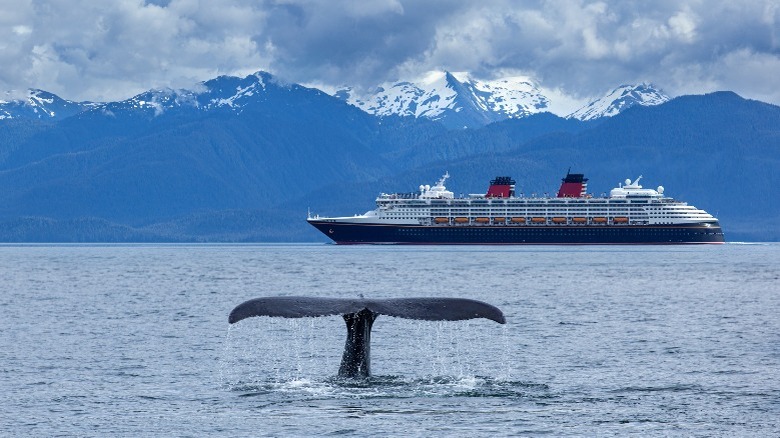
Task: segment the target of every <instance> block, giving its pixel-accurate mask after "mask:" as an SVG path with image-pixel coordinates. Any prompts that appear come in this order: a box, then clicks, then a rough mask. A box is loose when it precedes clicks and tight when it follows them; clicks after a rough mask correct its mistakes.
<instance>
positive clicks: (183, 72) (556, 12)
mask: <svg viewBox="0 0 780 438" xmlns="http://www.w3.org/2000/svg"><path fill="white" fill-rule="evenodd" d="M258 70H265V71H269V72H271V73H273V74H275V75H277V76H279V77H280V78H282V79H283V80H287V81H290V82H298V83H303V84H309V85H322V86H340V85H344V84H349V85H356V86H359V87H360V86H362V87H371V86H374V85H377V84H380V83H382V82H385V81H394V80H398V79H414V78H416V77H420V76H421V75H423V74H424V73H425V72H427V71H431V70H449V71H468V72H471V73H472V74H473V75H475V76H476V77H481V78H485V79H491V78H495V77H500V76H509V75H522V76H528V77H531V78H533V79H534V80H535V81H537V82H538V83H539V84H540V85H541V86H542V87H543V88H545V89H547V90H556V92H558V93H561V94H563V95H566V96H569V97H571V98H573V99H586V98H589V97H594V96H600V95H602V94H604V93H605V92H606V91H608V90H610V89H612V88H614V87H616V86H617V85H620V84H623V83H636V82H641V81H648V82H652V83H654V84H655V85H656V86H658V87H660V88H661V89H663V90H664V91H665V92H666V93H667V94H670V95H672V96H676V95H681V94H696V93H704V92H710V91H715V90H733V91H736V92H737V93H739V94H741V95H742V96H744V97H748V98H752V99H758V100H763V101H766V102H771V103H775V104H780V0H748V1H740V2H734V1H722V0H708V1H704V0H702V1H667V0H654V1H631V0H620V1H596V2H590V1H577V0H555V1H541V0H539V1H509V0H480V1H472V0H464V1H454V0H410V1H402V0H327V1H322V0H278V1H264V0H210V1H209V0H155V1H143V0H111V1H94V0H67V1H66V0H59V1H56V0H0V90H16V92H17V93H18V92H20V90H25V89H27V88H41V89H44V90H47V91H51V92H54V93H56V94H58V95H60V96H61V97H63V98H67V99H72V100H118V99H124V98H128V97H131V96H133V95H134V94H137V93H140V92H142V91H145V90H148V89H150V88H161V87H173V88H187V87H192V86H193V85H194V84H196V83H197V82H200V81H204V80H208V79H211V78H213V77H216V76H218V75H221V74H230V75H245V74H249V73H253V72H255V71H258Z"/></svg>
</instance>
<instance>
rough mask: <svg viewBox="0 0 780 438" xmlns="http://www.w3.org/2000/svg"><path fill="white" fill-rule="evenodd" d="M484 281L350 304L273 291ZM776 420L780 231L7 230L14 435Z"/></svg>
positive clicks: (589, 427) (1, 363)
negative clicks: (706, 242) (93, 241)
mask: <svg viewBox="0 0 780 438" xmlns="http://www.w3.org/2000/svg"><path fill="white" fill-rule="evenodd" d="M359 294H363V295H364V296H365V297H417V296H433V297H440V296H452V297H469V298H475V299H478V300H482V301H486V302H489V303H492V304H494V305H496V306H498V307H500V308H501V309H502V310H503V311H504V314H505V315H506V318H507V324H506V325H503V326H502V325H499V324H496V323H494V322H492V321H487V320H472V321H461V322H422V321H410V320H403V319H397V318H392V317H387V316H380V317H379V318H378V319H377V321H376V322H375V324H374V331H373V337H372V341H373V342H372V371H373V373H374V376H373V377H372V378H371V379H369V380H368V381H349V380H346V381H345V380H340V379H337V378H335V377H334V376H335V374H336V372H337V370H338V365H339V361H340V359H341V352H342V347H343V343H344V336H345V328H344V323H343V321H342V320H341V319H340V318H339V317H326V318H306V319H299V320H288V319H279V318H250V319H247V320H245V321H241V322H240V323H238V324H235V325H234V326H232V327H229V326H228V323H227V316H228V313H229V312H230V310H231V309H232V308H233V307H234V306H236V305H238V304H239V303H241V302H243V301H245V300H247V299H250V298H254V297H260V296H266V295H313V296H323V297H356V296H358V295H359ZM628 434H635V435H640V436H668V435H676V436H708V437H709V436H729V437H734V436H758V437H764V436H778V435H780V245H776V244H772V245H758V244H757V245H737V244H727V245H716V246H680V247H479V246H476V247H459V246H453V247H431V246H426V247H394V246H348V247H343V246H335V245H252V246H222V245H216V246H211V245H208V246H207V245H203V246H200V245H192V246H190V245H182V246H179V245H161V246H157V245H138V246H135V245H121V246H115V245H106V246H56V245H55V246H26V245H22V246H0V435H1V436H204V435H211V436H220V435H225V436H227V435H230V436H309V435H326V436H327V435H346V436H366V435H378V436H538V435H551V436H625V435H628Z"/></svg>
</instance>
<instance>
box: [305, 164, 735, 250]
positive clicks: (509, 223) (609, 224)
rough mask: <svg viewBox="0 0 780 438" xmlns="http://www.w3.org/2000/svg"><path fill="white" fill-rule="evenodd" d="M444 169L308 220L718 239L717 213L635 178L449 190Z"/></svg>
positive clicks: (496, 234)
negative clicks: (545, 187) (538, 188)
mask: <svg viewBox="0 0 780 438" xmlns="http://www.w3.org/2000/svg"><path fill="white" fill-rule="evenodd" d="M447 178H449V173H445V174H444V176H442V178H441V179H439V181H438V182H437V183H436V184H435V185H434V186H433V187H431V186H428V185H424V186H423V185H421V186H420V188H419V191H418V192H412V193H393V194H386V193H382V194H380V195H379V197H378V198H377V199H376V204H377V208H376V209H374V210H371V211H368V212H366V213H365V214H363V215H355V216H346V217H320V216H313V217H312V216H311V215H310V216H309V217H308V218H307V221H308V222H309V223H310V224H311V225H313V226H314V227H316V228H317V229H318V230H320V231H321V232H322V233H323V234H325V235H326V236H328V237H329V238H331V239H332V240H333V241H334V242H336V243H339V244H359V243H376V244H380V243H395V244H597V245H598V244H607V245H608V244H694V243H723V242H724V241H725V240H724V237H723V231H722V230H721V227H720V224H719V223H718V220H717V219H716V218H715V217H713V216H712V215H711V214H709V213H707V212H706V211H704V210H700V209H697V208H696V207H694V206H692V205H688V204H687V203H685V202H681V201H677V200H675V199H672V198H669V197H666V196H664V188H663V187H658V189H656V190H653V189H645V188H643V187H642V186H641V185H639V180H640V179H641V178H642V177H641V176H640V177H639V178H637V179H636V180H635V181H633V182H632V181H631V180H626V181H625V184H622V185H619V186H618V187H616V188H614V189H612V190H611V191H610V193H609V196H607V197H592V196H590V195H589V194H587V181H588V179H587V178H585V176H584V175H583V174H572V173H568V174H567V175H566V177H565V178H563V180H562V184H561V187H560V189H559V190H558V194H557V196H555V197H536V196H532V197H525V196H522V195H520V196H517V195H516V194H515V181H514V180H512V178H510V177H498V178H496V179H494V180H492V181H491V182H490V188H489V189H488V191H487V193H485V194H484V195H483V194H476V195H475V194H472V195H468V196H467V197H455V196H454V194H453V193H452V192H451V191H449V190H447V188H446V187H445V186H444V182H445V181H446V180H447Z"/></svg>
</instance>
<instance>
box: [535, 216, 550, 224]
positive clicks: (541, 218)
mask: <svg viewBox="0 0 780 438" xmlns="http://www.w3.org/2000/svg"><path fill="white" fill-rule="evenodd" d="M531 222H533V223H535V224H543V223H545V222H547V219H545V218H543V217H532V218H531Z"/></svg>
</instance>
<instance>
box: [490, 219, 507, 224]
mask: <svg viewBox="0 0 780 438" xmlns="http://www.w3.org/2000/svg"><path fill="white" fill-rule="evenodd" d="M493 223H494V224H503V223H506V218H505V217H494V218H493Z"/></svg>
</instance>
